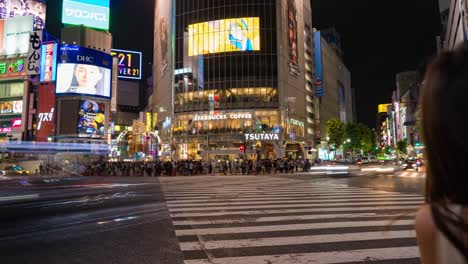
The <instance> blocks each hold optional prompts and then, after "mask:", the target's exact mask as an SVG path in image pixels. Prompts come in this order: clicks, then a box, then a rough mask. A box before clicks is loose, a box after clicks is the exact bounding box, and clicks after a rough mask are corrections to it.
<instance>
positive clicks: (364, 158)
mask: <svg viewBox="0 0 468 264" xmlns="http://www.w3.org/2000/svg"><path fill="white" fill-rule="evenodd" d="M361 160H362V164H369V158H368V157H362V158H361Z"/></svg>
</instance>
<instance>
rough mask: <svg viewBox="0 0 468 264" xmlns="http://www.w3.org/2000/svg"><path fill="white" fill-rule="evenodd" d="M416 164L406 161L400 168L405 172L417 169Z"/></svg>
mask: <svg viewBox="0 0 468 264" xmlns="http://www.w3.org/2000/svg"><path fill="white" fill-rule="evenodd" d="M416 166H417V165H416V162H414V160H404V161H403V162H402V163H401V165H400V168H401V169H403V170H407V169H415V168H416Z"/></svg>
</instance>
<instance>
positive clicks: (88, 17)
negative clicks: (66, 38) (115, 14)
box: [62, 0, 109, 30]
mask: <svg viewBox="0 0 468 264" xmlns="http://www.w3.org/2000/svg"><path fill="white" fill-rule="evenodd" d="M62 23H64V24H70V25H84V26H87V27H91V28H97V29H104V30H109V0H64V1H63V9H62Z"/></svg>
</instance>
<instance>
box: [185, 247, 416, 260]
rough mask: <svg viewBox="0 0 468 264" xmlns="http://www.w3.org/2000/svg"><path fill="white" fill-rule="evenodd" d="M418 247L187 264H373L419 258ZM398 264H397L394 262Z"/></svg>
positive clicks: (246, 258)
mask: <svg viewBox="0 0 468 264" xmlns="http://www.w3.org/2000/svg"><path fill="white" fill-rule="evenodd" d="M418 257H419V253H418V247H416V246H414V247H395V248H378V249H362V250H349V251H332V252H318V253H302V254H286V255H268V256H249V257H228V258H217V259H210V260H208V259H204V260H186V261H185V263H186V264H247V263H248V264H285V263H294V264H310V263H320V264H337V263H351V262H363V263H371V260H372V259H373V260H376V261H377V260H385V259H393V260H398V259H409V258H418ZM393 263H397V262H393Z"/></svg>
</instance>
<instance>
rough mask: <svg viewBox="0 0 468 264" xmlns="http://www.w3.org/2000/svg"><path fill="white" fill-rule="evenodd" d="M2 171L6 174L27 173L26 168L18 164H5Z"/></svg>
mask: <svg viewBox="0 0 468 264" xmlns="http://www.w3.org/2000/svg"><path fill="white" fill-rule="evenodd" d="M4 171H5V174H6V175H29V171H28V170H25V169H24V168H23V167H21V166H18V165H12V166H6V167H5V170H4Z"/></svg>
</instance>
